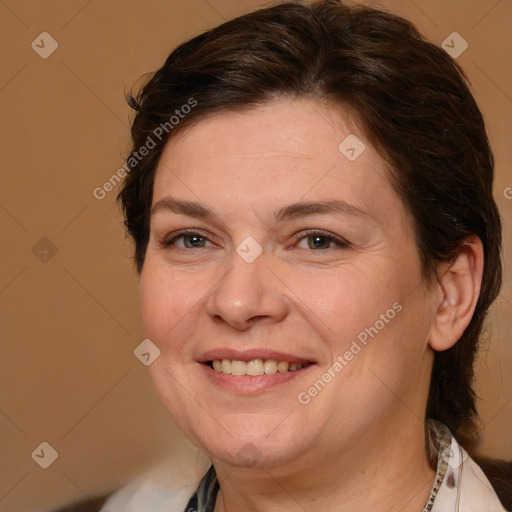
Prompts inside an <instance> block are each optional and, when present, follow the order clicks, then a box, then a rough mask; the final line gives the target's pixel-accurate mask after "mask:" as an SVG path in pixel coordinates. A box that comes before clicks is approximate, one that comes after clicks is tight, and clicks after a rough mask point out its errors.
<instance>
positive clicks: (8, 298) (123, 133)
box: [0, 0, 512, 512]
mask: <svg viewBox="0 0 512 512" xmlns="http://www.w3.org/2000/svg"><path fill="white" fill-rule="evenodd" d="M372 3H373V4H374V5H377V6H379V5H380V6H384V7H386V8H387V9H389V10H390V11H392V12H396V13H398V14H401V15H403V16H405V17H407V18H409V19H410V20H412V21H413V22H414V23H415V24H417V26H418V27H419V28H420V29H421V30H422V31H423V32H424V33H425V34H426V35H427V36H428V37H429V38H430V39H431V40H433V41H434V42H436V43H438V44H441V42H442V41H443V40H444V39H445V38H446V37H447V36H448V35H449V34H450V33H452V32H453V31H457V32H459V33H460V34H461V35H462V36H463V38H464V39H465V40H466V41H468V43H469V48H468V49H467V50H466V51H465V52H464V53H463V54H462V55H461V56H460V57H459V58H458V60H459V62H460V63H461V64H462V66H463V67H464V69H465V70H466V72H467V73H468V75H469V77H470V80H471V82H472V84H473V89H474V93H475V95H476V97H477V100H478V102H479V104H480V105H481V108H482V110H483V112H484V115H485V117H486V119H487V122H488V128H489V132H490V136H491V139H492V143H493V146H494V148H495V151H496V160H497V180H496V188H495V197H496V199H497V201H498V203H499V206H500V209H501V212H502V215H503V219H504V224H505V232H506V236H505V285H504V288H503V290H502V293H501V296H500V297H499V299H498V300H497V302H496V304H495V306H494V309H493V311H492V315H491V322H490V324H489V329H488V336H487V342H486V343H485V350H484V353H483V355H482V357H481V359H480V362H479V367H478V377H479V383H478V392H479V394H480V396H481V397H482V399H483V403H482V404H481V407H480V410H481V413H482V428H483V438H484V441H483V445H482V448H481V451H482V453H484V454H487V455H492V456H498V457H508V458H512V436H510V431H512V405H511V400H512V385H511V382H512V377H511V371H510V369H511V366H512V345H511V338H510V333H511V332H512V320H511V319H512V277H511V270H510V261H511V254H512V246H511V243H512V240H511V237H510V233H511V232H512V230H511V229H510V224H511V219H512V215H511V214H512V199H507V198H506V197H505V191H506V190H507V187H512V173H511V170H510V163H511V162H512V144H510V139H511V134H512V126H511V118H512V116H511V114H512V87H511V85H512V65H511V64H512V63H511V60H510V55H511V50H512V38H511V30H510V27H511V26H512V2H511V1H510V0H499V1H498V0H446V1H445V0H414V1H413V0H388V1H382V2H372ZM264 4H265V2H261V1H257V0H239V1H237V0H208V1H206V0H150V1H144V2H142V1H137V0H125V1H121V0H102V1H100V0H90V1H87V0H47V1H44V2H43V1H38V0H5V1H1V2H0V43H1V44H0V48H1V57H2V66H1V70H0V111H1V112H2V115H3V121H2V128H1V136H0V144H1V155H2V158H1V167H2V187H1V192H0V224H1V236H2V265H1V267H0V303H1V311H2V321H1V336H2V338H1V340H2V341H1V343H2V352H1V357H0V372H1V378H2V384H1V388H0V439H1V443H2V447H1V451H0V453H1V456H0V510H2V511H5V512H8V511H39V510H48V509H50V508H51V507H53V506H56V505H58V504H62V503H65V502H68V501H70V500H74V499H83V498H85V497H87V496H93V495H94V494H96V493H99V492H102V491H107V490H110V489H113V488H115V487H117V486H119V485H121V484H123V483H124V482H125V481H127V480H128V479H130V478H133V477H134V475H136V474H137V473H138V472H140V471H141V470H142V469H143V468H144V467H146V466H147V465H149V464H151V463H152V461H154V460H155V457H157V456H159V454H162V453H165V452H166V451H172V450H174V449H175V443H176V442H178V441H176V440H177V439H178V434H177V433H176V430H175V428H174V427H173V426H172V424H171V423H170V421H169V420H168V419H167V416H166V414H165V412H164V411H163V409H162V408H161V407H160V405H159V403H158V402H157V399H156V398H155V396H154V394H153V392H152V390H151V387H150V384H149V381H148V378H147V375H146V368H145V367H144V366H143V365H142V364H141V363H140V362H139V361H138V360H137V359H136V358H135V357H134V355H133V350H134V348H135V347H136V346H137V345H138V344H139V343H140V341H141V334H140V324H139V311H138V291H137V277H136V274H135V272H134V271H133V270H132V267H131V261H130V255H131V245H130V243H129V242H126V241H125V238H124V232H123V228H122V220H121V216H120V213H119V211H118V209H117V207H116V205H115V203H114V198H115V193H116V191H113V192H110V193H109V194H108V195H107V197H106V198H105V199H103V200H98V199H96V198H94V197H93V194H92V191H93V189H94V188H95V187H99V186H101V185H102V184H103V183H104V182H105V181H106V180H107V179H108V178H109V177H110V176H111V175H112V174H113V173H115V172H116V170H117V169H118V168H119V167H120V166H121V165H122V163H123V157H124V156H126V154H127V150H128V119H129V109H128V108H127V106H126V104H125V101H124V96H123V90H125V89H126V88H129V87H130V86H131V85H132V84H133V83H134V82H135V81H136V80H137V79H139V77H141V75H143V74H144V73H146V72H148V71H151V70H154V69H155V68H157V67H158V66H160V65H161V64H162V63H163V61H164V59H165V57H166V56H167V55H168V53H169V51H170V50H171V49H172V48H173V47H174V46H175V45H176V44H178V43H179V42H181V41H183V40H184V39H186V38H188V37H191V36H193V35H195V34H197V33H199V32H200V31H203V30H205V29H207V28H209V27H212V26H214V25H217V24H219V23H220V22H222V21H224V20H227V19H229V18H232V17H234V16H236V15H239V14H241V13H243V12H247V11H249V10H252V9H253V8H256V7H259V6H263V5H264ZM44 31H46V32H48V33H50V34H51V36H52V37H53V38H54V39H55V40H56V41H57V42H58V45H59V46H58V49H57V50H56V51H55V52H54V53H53V54H52V55H51V56H50V57H48V58H47V59H43V58H41V57H40V56H39V55H38V54H37V53H36V52H35V51H34V50H33V49H32V48H31V43H32V41H33V40H35V39H36V37H37V36H38V35H39V34H40V33H41V32H44ZM36 42H37V40H36ZM47 48H48V47H47ZM510 196H512V190H510ZM42 238H45V240H43V241H40V240H41V239H42ZM46 239H49V240H50V241H51V243H50V242H48V240H46ZM52 244H53V246H54V247H55V249H56V253H55V254H53V253H52V250H53V251H54V250H55V249H53V246H52ZM34 246H35V249H34ZM45 251H47V252H46V253H45ZM41 258H42V259H43V260H44V259H45V258H46V259H47V261H42V260H41ZM507 434H508V435H507ZM43 441H46V442H49V443H50V444H51V445H52V446H53V447H54V448H55V449H56V450H57V452H58V454H59V457H58V459H57V460H56V461H55V463H54V464H53V465H51V466H50V467H49V468H48V469H42V468H40V467H39V466H38V465H37V464H36V463H35V462H34V460H33V459H32V458H31V453H32V452H33V451H34V450H35V449H36V447H38V445H39V444H40V443H41V442H43Z"/></svg>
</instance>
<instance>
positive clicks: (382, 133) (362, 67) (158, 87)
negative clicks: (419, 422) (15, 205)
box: [118, 0, 502, 448]
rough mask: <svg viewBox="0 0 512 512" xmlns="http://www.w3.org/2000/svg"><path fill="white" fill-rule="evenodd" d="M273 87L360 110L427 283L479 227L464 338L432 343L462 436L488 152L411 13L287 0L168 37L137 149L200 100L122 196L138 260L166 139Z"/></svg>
mask: <svg viewBox="0 0 512 512" xmlns="http://www.w3.org/2000/svg"><path fill="white" fill-rule="evenodd" d="M279 96H287V97H310V98H314V99H319V100H324V101H325V100H326V101H331V102H334V103H339V104H341V105H345V106H349V107H350V109H351V110H352V111H354V112H355V113H356V115H357V117H358V119H359V120H360V121H361V122H362V125H363V126H364V129H365V132H366V136H367V137H368V139H369V141H370V142H371V143H372V144H373V145H374V146H375V148H377V150H378V151H379V152H380V154H381V156H382V157H383V158H384V159H385V160H386V161H387V162H388V163H389V164H390V167H391V169H392V172H391V175H390V180H391V182H392V184H393V186H394V188H395V190H396V191H397V193H398V194H399V195H400V197H401V198H402V200H403V202H404V204H405V205H406V207H407V209H408V210H409V211H410V213H411V214H412V217H413V219H414V227H415V236H416V244H417V247H418V251H419V254H420V256H421V262H422V270H423V274H424V277H425V278H426V279H427V281H428V282H433V280H435V278H436V273H435V270H436V266H437V264H438V263H439V262H442V261H449V260H451V259H452V258H453V257H454V256H455V255H456V254H457V251H458V250H459V249H460V247H461V245H462V244H463V243H464V241H465V240H466V239H467V238H468V237H470V236H472V235H477V236H478V237H479V238H480V239H481V240H482V243H483V247H484V255H485V267H484V273H483V280H482V288H481V293H480V297H479V299H478V303H477V306H476V310H475V312H474V315H473V318H472V320H471V322H470V324H469V325H468V327H467V329H466V330H465V332H464V334H463V335H462V337H461V338H460V340H459V341H458V342H457V343H456V344H455V345H454V346H453V347H452V348H450V349H448V350H445V351H443V352H436V354H435V360H434V366H433V372H432V379H431V386H430V393H429V397H428V404H427V411H426V416H427V417H430V418H434V419H437V420H439V421H441V422H443V423H445V424H446V425H447V426H448V427H449V428H450V429H451V430H452V431H453V432H454V433H455V435H456V437H457V438H458V439H459V440H460V441H461V442H463V444H465V445H466V447H467V448H470V446H468V443H469V441H471V440H474V439H475V438H476V437H475V436H476V425H475V420H476V418H477V412H476V406H475V393H474V391H473V389H472V382H473V379H474V374H473V363H474V358H475V354H476V352H477V348H478V339H479V336H480V334H481V331H482V326H483V322H484V319H485V316H486V314H487V311H488V309H489V306H490V304H491V303H492V301H493V300H494V299H495V298H496V296H497V294H498V292H499V289H500V286H501V276H502V269H501V254H500V253H501V222H500V216H499V213H498V209H497V206H496V203H495V201H494V199H493V193H492V186H493V179H494V166H493V155H492V152H491V149H490V147H489V142H488V138H487V135H486V130H485V126H484V121H483V118H482V115H481V113H480V111H479V109H478V106H477V105H476V102H475V100H474V98H473V96H472V94H471V92H470V90H469V88H468V85H467V80H466V78H465V75H464V73H463V71H462V70H461V68H460V67H459V66H458V65H457V63H456V62H455V61H454V60H453V59H452V58H451V57H450V56H449V55H448V54H447V53H446V52H445V51H444V50H442V49H440V48H438V47H437V46H435V45H434V44H432V43H430V42H428V41H426V40H425V39H424V38H423V37H422V36H421V35H420V34H419V33H418V31H417V30H416V29H415V28H414V26H413V25H412V24H411V23H409V22H408V21H406V20H404V19H402V18H400V17H398V16H395V15H392V14H389V13H386V12H383V11H380V10H376V9H373V8H368V7H364V6H355V7H347V6H345V5H343V4H342V3H341V2H340V1H337V0H320V1H316V2H313V3H312V4H311V5H310V6H305V5H301V4H300V3H298V2H287V3H282V4H280V5H276V6H273V7H269V8H265V9H261V10H258V11H255V12H252V13H249V14H247V15H244V16H241V17H239V18H236V19H233V20H231V21H228V22H226V23H224V24H222V25H220V26H218V27H216V28H214V29H212V30H209V31H207V32H205V33H203V34H201V35H199V36H197V37H195V38H193V39H191V40H189V41H187V42H185V43H183V44H182V45H180V46H179V47H177V48H176V49H175V50H174V51H173V52H172V53H171V54H170V55H169V57H168V58H167V60H166V62H165V64H164V65H163V66H162V67H161V68H160V69H159V70H158V71H157V72H156V73H155V74H154V75H153V76H152V78H151V79H150V80H149V81H148V82H147V84H146V85H145V86H144V87H143V88H142V90H141V91H140V93H139V94H138V95H137V97H136V98H133V97H131V98H130V100H129V101H130V105H131V106H132V107H133V108H134V109H135V110H136V111H137V114H136V116H135V119H134V121H133V125H132V140H133V151H136V150H137V149H138V148H140V147H142V146H143V145H144V144H145V143H146V141H147V140H148V137H153V138H154V131H155V129H156V128H157V127H158V126H161V125H162V124H164V123H166V122H167V123H168V121H169V119H170V116H172V115H173V114H174V112H176V110H179V109H180V108H181V106H182V105H185V104H187V103H188V102H189V101H190V98H194V101H195V102H197V105H196V106H195V107H194V108H193V109H191V110H190V112H189V113H188V114H187V115H185V116H183V118H181V117H180V120H179V122H178V123H177V124H175V125H173V126H172V128H171V127H168V130H167V131H166V132H165V133H164V134H161V135H163V136H162V137H161V140H159V141H158V144H157V145H156V147H155V148H154V149H152V150H151V151H150V153H149V154H148V155H147V156H146V157H145V158H144V159H143V160H142V161H141V162H140V163H138V165H137V166H136V167H135V168H134V169H133V170H132V171H131V172H130V173H129V174H128V176H127V177H126V179H125V181H124V184H123V187H122V190H121V191H120V193H119V195H118V199H120V200H121V202H122V206H123V209H124V213H125V219H126V220H125V224H126V228H127V230H128V233H129V234H130V235H131V236H132V237H133V239H134V241H135V263H136V266H137V270H138V271H139V272H140V271H141V270H142V267H143V264H144V255H145V252H146V248H147V244H148V239H149V220H150V208H151V202H152V194H153V182H154V176H155V170H156V167H157V164H158V161H159V158H160V156H161V154H162V151H163V148H164V146H165V144H166V142H167V141H168V140H169V138H170V137H172V136H173V135H174V134H176V133H177V132H178V131H179V130H182V129H183V128H185V127H186V126H190V125H192V124H194V123H197V122H199V121H200V120H201V119H204V118H205V117H206V116H208V115H210V114H212V113H215V112H222V111H232V110H237V109H247V108H250V107H251V106H255V105H258V104H261V103H264V102H267V101H270V100H272V99H274V98H276V97H279ZM168 124H169V123H168ZM152 134H153V135H152Z"/></svg>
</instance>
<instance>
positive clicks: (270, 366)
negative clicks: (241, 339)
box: [206, 359, 313, 377]
mask: <svg viewBox="0 0 512 512" xmlns="http://www.w3.org/2000/svg"><path fill="white" fill-rule="evenodd" d="M206 364H207V365H208V366H209V367H210V368H212V369H213V370H215V371H216V372H218V373H224V374H227V375H250V376H253V377H257V376H260V375H274V374H276V373H288V372H295V371H297V370H301V369H302V368H304V367H306V366H309V365H311V364H313V363H310V362H308V361H305V362H302V363H289V362H288V361H277V360H276V359H252V360H251V361H237V360H232V359H216V360H213V361H207V362H206Z"/></svg>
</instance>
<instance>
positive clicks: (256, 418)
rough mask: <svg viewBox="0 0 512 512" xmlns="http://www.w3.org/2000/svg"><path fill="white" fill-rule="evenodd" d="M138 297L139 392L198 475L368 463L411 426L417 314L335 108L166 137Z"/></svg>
mask: <svg viewBox="0 0 512 512" xmlns="http://www.w3.org/2000/svg"><path fill="white" fill-rule="evenodd" d="M363 144H364V146H363ZM140 285H141V304H142V320H143V332H144V337H145V338H149V339H150V340H151V341H152V342H153V343H154V344H155V345H156V346H158V348H159V349H160V356H159V357H158V358H157V359H156V360H155V361H154V362H153V363H152V364H151V365H150V366H149V371H150V374H151V378H152V380H153V382H154V385H155V387H156V390H157V392H158V394H159V396H160V398H161V400H162V401H163V403H164V404H165V407H166V408H167V410H168V411H169V413H170V414H171V416H172V417H173V419H174V420H175V422H176V423H177V424H178V425H179V426H180V428H181V429H182V430H183V431H184V433H185V434H186V435H187V436H188V437H189V438H190V439H191V440H192V441H193V442H194V443H195V444H196V445H198V446H199V447H200V448H201V449H203V450H204V451H206V452H207V453H208V454H209V455H210V456H211V457H212V458H213V459H214V461H215V460H217V461H223V462H225V463H228V464H233V465H235V466H237V465H238V466H243V465H250V464H252V463H259V464H260V465H261V466H262V467H278V466H284V465H286V464H288V465H290V464H295V465H300V464H305V465H306V464H311V461H312V460H313V458H317V459H319V460H322V459H323V460H327V458H329V457H339V456H340V455H341V454H347V453H351V451H353V450H354V449H356V447H357V449H358V450H361V449H366V450H367V454H368V456H370V454H371V451H372V449H373V448H375V447H374V446H372V445H373V444H375V443H379V442H380V441H379V439H380V438H381V436H382V435H387V434H390V433H391V432H393V431H394V430H393V429H396V427H397V425H400V426H401V427H404V426H405V427H407V425H415V426H416V427H418V426H421V421H422V419H423V415H424V408H425V403H426V398H427V394H428V383H429V376H430V371H431V364H432V354H431V351H430V350H429V348H428V337H429V330H430V327H431V323H432V318H433V315H434V311H435V304H434V302H435V301H434V298H433V294H432V293H431V292H429V291H428V288H427V287H426V285H425V283H424V281H423V280H422V276H421V272H420V260H419V256H418V252H417V249H416V246H415V242H414V233H413V228H412V221H411V218H410V215H409V214H408V212H407V211H406V209H405V207H404V205H403V204H402V202H401V200H400V198H399V196H398V195H397V194H396V193H395V191H394V190H393V188H392V187H391V185H390V182H389V180H388V178H387V173H386V164H385V162H384V160H383V159H382V158H381V157H380V156H379V154H378V153H377V152H376V151H375V149H374V148H373V147H372V146H371V145H370V144H369V142H368V141H367V140H365V136H364V134H363V133H362V131H361V130H360V128H359V127H358V125H357V123H356V122H354V120H353V119H351V118H350V116H348V114H347V113H346V112H344V111H343V110H342V109H341V108H339V107H336V108H334V107H333V106H332V105H325V104H321V103H318V102H312V101H306V100H291V99H280V100H275V101H274V102H272V103H269V104H267V105H265V106H260V107H258V108H254V109H250V110H247V111H245V112H238V113H233V112H229V113H221V114H217V115H214V116H211V117H209V118H207V119H205V120H202V121H200V122H199V123H198V124H196V125H195V126H192V127H189V128H187V129H185V130H183V131H182V132H180V133H178V134H177V136H176V137H174V138H172V139H171V140H170V141H169V143H168V145H167V147H166V149H165V151H164V153H163V155H162V158H161V160H160V163H159V166H158V169H157V172H156V177H155V184H154V195H153V214H152V217H151V226H150V240H149V244H148V248H147V253H146V259H145V263H144V268H143V271H142V274H141V281H140ZM220 361H223V362H220ZM248 362H250V363H249V364H248ZM297 363H299V365H298V366H299V369H296V368H297ZM300 364H303V367H302V368H300ZM292 365H293V366H292ZM286 369H288V371H286ZM291 370H293V371H291ZM265 372H266V373H265ZM262 373H263V375H262ZM248 374H249V375H248ZM251 374H252V375H251ZM421 428H422V427H421ZM386 433H387V434H386ZM363 451H364V450H363Z"/></svg>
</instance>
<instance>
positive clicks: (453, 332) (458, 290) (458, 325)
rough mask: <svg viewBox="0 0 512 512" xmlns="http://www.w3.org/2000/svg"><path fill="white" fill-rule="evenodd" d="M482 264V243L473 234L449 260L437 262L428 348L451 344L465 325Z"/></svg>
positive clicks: (479, 281)
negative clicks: (433, 306)
mask: <svg viewBox="0 0 512 512" xmlns="http://www.w3.org/2000/svg"><path fill="white" fill-rule="evenodd" d="M483 267H484V254H483V246H482V241H481V240H480V238H478V237H477V236H474V237H472V238H469V239H467V240H466V241H465V242H464V244H463V245H462V246H461V247H460V249H459V252H458V254H457V256H456V257H455V259H454V260H453V261H451V262H450V263H444V264H442V265H440V267H439V269H438V271H439V272H438V278H437V284H436V290H437V304H436V310H435V312H434V318H433V321H432V327H431V330H430V336H429V345H430V347H431V348H432V349H434V350H437V351H442V350H446V349H448V348H450V347H452V346H453V345H455V343H456V342H457V341H458V340H459V339H460V337H461V336H462V334H463V332H464V330H465V329H466V327H467V326H468V325H469V323H470V321H471V318H472V316H473V312H474V311H475V307H476V304H477V301H478V296H479V294H480V285H481V281H482V273H483Z"/></svg>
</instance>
